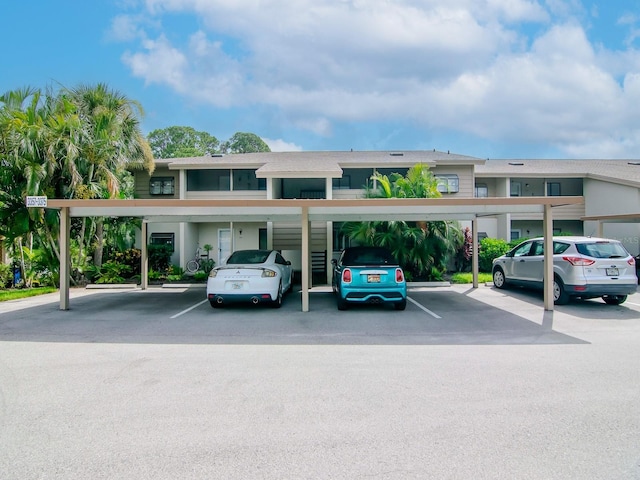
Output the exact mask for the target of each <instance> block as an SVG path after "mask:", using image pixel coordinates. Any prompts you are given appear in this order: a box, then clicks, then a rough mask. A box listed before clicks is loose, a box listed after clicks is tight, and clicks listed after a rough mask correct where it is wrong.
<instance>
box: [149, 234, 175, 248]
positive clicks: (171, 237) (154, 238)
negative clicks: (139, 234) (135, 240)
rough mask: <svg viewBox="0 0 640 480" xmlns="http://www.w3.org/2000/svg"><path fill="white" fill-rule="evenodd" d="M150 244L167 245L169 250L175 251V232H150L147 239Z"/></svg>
mask: <svg viewBox="0 0 640 480" xmlns="http://www.w3.org/2000/svg"><path fill="white" fill-rule="evenodd" d="M149 244H151V245H169V246H170V247H171V251H172V252H173V251H175V234H173V233H152V234H151V238H150V239H149Z"/></svg>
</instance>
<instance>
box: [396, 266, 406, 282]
mask: <svg viewBox="0 0 640 480" xmlns="http://www.w3.org/2000/svg"><path fill="white" fill-rule="evenodd" d="M396 282H397V283H402V282H404V273H403V272H402V269H401V268H396Z"/></svg>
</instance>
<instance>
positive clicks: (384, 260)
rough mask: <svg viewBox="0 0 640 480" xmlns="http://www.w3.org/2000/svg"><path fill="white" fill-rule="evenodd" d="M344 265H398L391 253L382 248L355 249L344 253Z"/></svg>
mask: <svg viewBox="0 0 640 480" xmlns="http://www.w3.org/2000/svg"><path fill="white" fill-rule="evenodd" d="M342 264H343V265H397V264H398V262H397V261H396V260H395V259H394V258H393V256H392V255H391V252H389V250H387V249H386V248H380V247H355V248H349V249H347V250H345V251H344V255H343V257H342Z"/></svg>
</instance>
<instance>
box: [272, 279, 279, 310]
mask: <svg viewBox="0 0 640 480" xmlns="http://www.w3.org/2000/svg"><path fill="white" fill-rule="evenodd" d="M271 306H272V307H273V308H280V307H281V306H282V282H280V284H279V285H278V296H277V297H276V299H275V300H274V301H273V303H272V304H271Z"/></svg>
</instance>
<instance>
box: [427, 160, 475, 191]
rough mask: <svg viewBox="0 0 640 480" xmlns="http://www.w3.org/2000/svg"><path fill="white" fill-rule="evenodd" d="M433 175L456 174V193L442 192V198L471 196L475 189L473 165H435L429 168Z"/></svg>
mask: <svg viewBox="0 0 640 480" xmlns="http://www.w3.org/2000/svg"><path fill="white" fill-rule="evenodd" d="M431 172H432V173H433V174H434V175H457V176H458V182H459V191H458V193H443V194H442V196H443V197H444V198H453V197H473V194H474V191H475V185H474V184H473V166H472V165H462V166H453V165H446V166H442V167H435V168H432V169H431Z"/></svg>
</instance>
